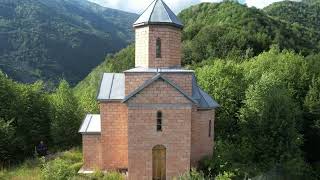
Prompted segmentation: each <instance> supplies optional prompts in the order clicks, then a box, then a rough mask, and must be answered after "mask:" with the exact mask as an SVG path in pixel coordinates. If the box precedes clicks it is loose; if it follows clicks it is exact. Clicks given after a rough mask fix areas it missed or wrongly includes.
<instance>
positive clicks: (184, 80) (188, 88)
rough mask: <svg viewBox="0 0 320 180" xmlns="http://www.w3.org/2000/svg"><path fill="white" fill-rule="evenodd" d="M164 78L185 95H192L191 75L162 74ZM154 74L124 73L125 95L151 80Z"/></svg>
mask: <svg viewBox="0 0 320 180" xmlns="http://www.w3.org/2000/svg"><path fill="white" fill-rule="evenodd" d="M162 74H163V75H164V77H166V78H168V79H169V80H170V81H172V82H173V83H175V84H176V85H177V86H179V87H180V88H181V89H182V90H183V91H184V92H185V93H187V94H188V95H190V96H191V95H192V73H162ZM155 75H156V73H147V72H146V73H126V74H125V86H126V87H125V93H126V95H128V94H129V93H131V92H132V91H134V90H135V89H137V88H138V87H139V86H141V85H142V84H143V83H144V82H145V81H147V80H149V79H151V78H152V77H153V76H155Z"/></svg>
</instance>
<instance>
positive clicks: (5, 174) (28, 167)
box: [0, 160, 41, 180]
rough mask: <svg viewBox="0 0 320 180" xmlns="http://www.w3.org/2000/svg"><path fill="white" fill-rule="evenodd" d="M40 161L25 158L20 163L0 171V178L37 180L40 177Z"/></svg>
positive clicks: (6, 179)
mask: <svg viewBox="0 0 320 180" xmlns="http://www.w3.org/2000/svg"><path fill="white" fill-rule="evenodd" d="M40 175H41V169H40V162H39V161H38V160H26V161H25V162H24V163H23V164H22V165H20V166H18V167H15V168H11V169H4V170H1V171H0V180H9V179H10V180H38V179H41V177H40Z"/></svg>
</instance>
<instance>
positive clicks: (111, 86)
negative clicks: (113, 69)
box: [109, 73, 115, 99]
mask: <svg viewBox="0 0 320 180" xmlns="http://www.w3.org/2000/svg"><path fill="white" fill-rule="evenodd" d="M114 75H115V74H114V73H113V74H112V80H111V85H110V91H109V99H110V97H111V92H112V88H113V80H114Z"/></svg>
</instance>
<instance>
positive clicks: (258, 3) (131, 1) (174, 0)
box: [89, 0, 282, 14]
mask: <svg viewBox="0 0 320 180" xmlns="http://www.w3.org/2000/svg"><path fill="white" fill-rule="evenodd" d="M89 1H92V2H95V3H97V4H100V5H102V6H105V7H109V8H114V9H120V10H124V11H129V12H134V13H138V14H140V13H142V11H143V10H144V9H145V8H146V7H147V6H148V5H149V4H150V3H151V2H152V1H153V0H89ZM164 1H165V2H166V3H167V4H168V6H169V7H170V8H171V9H172V10H173V11H174V12H175V13H178V12H180V11H181V10H182V9H184V8H186V7H189V6H190V5H193V4H198V3H201V2H219V1H221V0H164ZM238 1H239V2H240V3H246V4H247V5H248V6H250V7H251V6H255V7H257V8H263V7H265V6H268V5H269V4H271V3H273V2H278V1H282V0H238Z"/></svg>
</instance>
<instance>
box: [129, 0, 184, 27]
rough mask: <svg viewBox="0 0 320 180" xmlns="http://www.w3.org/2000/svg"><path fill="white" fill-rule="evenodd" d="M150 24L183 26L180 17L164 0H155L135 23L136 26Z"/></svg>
mask: <svg viewBox="0 0 320 180" xmlns="http://www.w3.org/2000/svg"><path fill="white" fill-rule="evenodd" d="M149 24H167V25H173V26H175V27H178V28H183V24H182V23H181V21H180V20H179V18H178V17H177V16H176V15H175V14H174V12H172V11H171V9H170V8H169V7H168V6H167V4H166V3H164V2H163V0H154V1H153V2H152V3H151V4H150V5H149V6H148V8H147V9H146V10H145V11H144V12H143V13H142V14H141V15H140V17H139V18H138V20H137V21H136V22H135V23H134V24H133V26H134V27H138V26H144V25H149Z"/></svg>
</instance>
